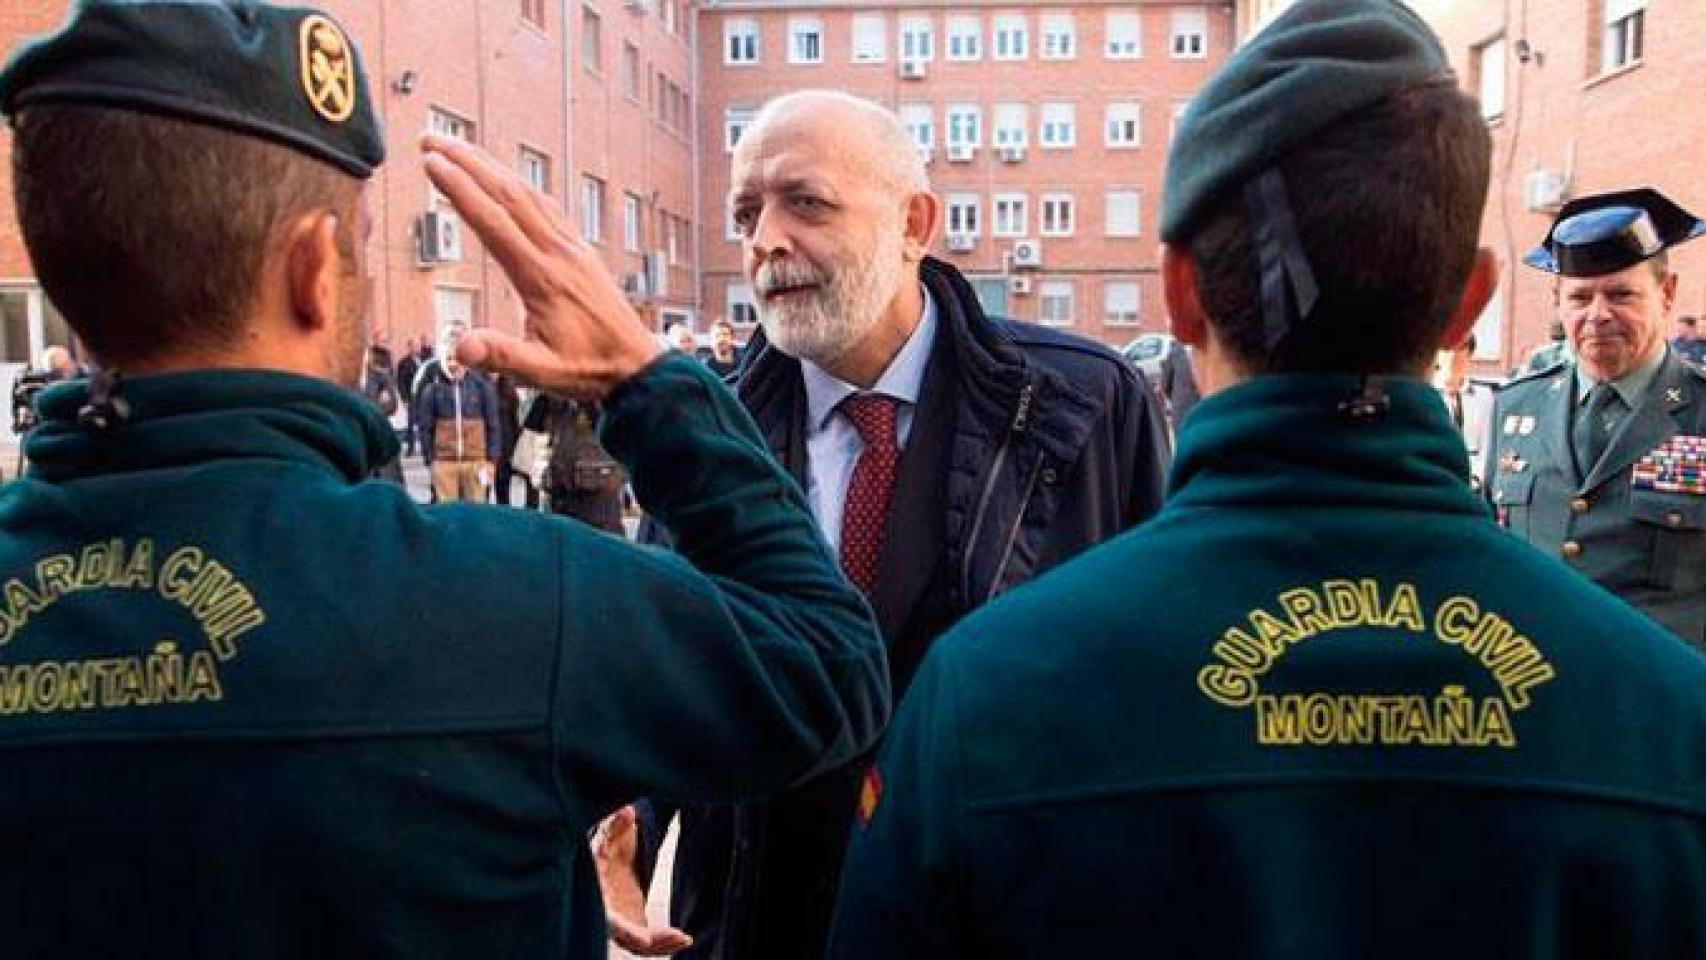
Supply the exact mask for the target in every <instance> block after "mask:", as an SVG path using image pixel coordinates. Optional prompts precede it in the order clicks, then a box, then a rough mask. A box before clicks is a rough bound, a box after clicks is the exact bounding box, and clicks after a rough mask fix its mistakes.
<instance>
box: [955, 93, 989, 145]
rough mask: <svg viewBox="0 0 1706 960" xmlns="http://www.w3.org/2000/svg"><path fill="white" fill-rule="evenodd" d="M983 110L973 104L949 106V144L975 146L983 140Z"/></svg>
mask: <svg viewBox="0 0 1706 960" xmlns="http://www.w3.org/2000/svg"><path fill="white" fill-rule="evenodd" d="M982 127H983V111H982V109H981V108H979V107H976V106H973V105H971V104H964V103H956V104H949V106H948V146H950V147H975V146H977V145H979V144H981V143H982V142H983V130H982Z"/></svg>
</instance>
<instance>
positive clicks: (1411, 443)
mask: <svg viewBox="0 0 1706 960" xmlns="http://www.w3.org/2000/svg"><path fill="white" fill-rule="evenodd" d="M1378 384H1379V386H1380V388H1381V389H1382V390H1383V391H1384V393H1385V396H1386V398H1387V400H1388V401H1389V403H1388V405H1387V407H1386V409H1385V412H1384V413H1382V414H1380V415H1378V416H1376V417H1373V418H1370V419H1363V420H1358V419H1354V418H1352V417H1351V416H1350V415H1348V414H1347V413H1345V412H1344V410H1343V409H1342V405H1343V404H1344V403H1346V402H1347V401H1349V400H1350V399H1352V398H1353V397H1355V396H1356V395H1357V394H1358V392H1359V389H1360V387H1361V385H1362V380H1361V378H1359V377H1355V376H1348V375H1336V374H1334V375H1302V374H1286V375H1274V376H1263V377H1257V378H1255V379H1253V380H1251V381H1248V382H1246V383H1242V384H1239V385H1238V386H1235V387H1230V388H1228V389H1226V390H1222V391H1219V392H1217V393H1215V394H1214V395H1212V396H1209V397H1205V398H1203V400H1202V401H1201V402H1199V403H1198V404H1197V406H1196V407H1195V408H1194V409H1192V410H1191V414H1190V416H1189V417H1187V418H1185V422H1184V424H1183V426H1182V428H1181V429H1180V431H1179V437H1178V451H1177V454H1176V456H1175V458H1174V461H1173V469H1172V473H1171V474H1170V475H1169V477H1168V497H1169V507H1178V508H1189V507H1205V506H1242V507H1256V508H1265V507H1299V506H1302V507H1307V506H1336V507H1356V506H1377V507H1381V508H1387V509H1390V508H1392V507H1394V506H1398V507H1405V506H1408V507H1412V508H1415V509H1421V510H1432V511H1444V512H1451V513H1463V514H1478V513H1483V514H1484V513H1485V512H1486V510H1487V508H1486V506H1485V505H1484V504H1483V503H1482V502H1481V500H1480V498H1479V497H1477V496H1475V494H1474V493H1473V492H1471V490H1470V486H1469V455H1468V453H1467V451H1466V450H1465V449H1464V446H1463V439H1462V437H1461V436H1460V435H1459V434H1458V432H1457V430H1456V428H1455V427H1453V426H1452V423H1451V416H1450V414H1449V413H1448V412H1447V411H1446V408H1445V403H1444V402H1443V401H1442V400H1441V399H1440V396H1439V392H1438V391H1436V390H1435V389H1434V388H1433V387H1431V386H1429V385H1428V384H1426V383H1424V382H1422V381H1421V380H1417V379H1413V378H1400V377H1392V378H1381V379H1379V380H1378Z"/></svg>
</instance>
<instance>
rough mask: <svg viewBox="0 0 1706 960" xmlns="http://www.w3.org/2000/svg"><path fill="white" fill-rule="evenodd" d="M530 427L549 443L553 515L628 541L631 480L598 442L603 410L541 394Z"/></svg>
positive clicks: (546, 481) (547, 481) (546, 482)
mask: <svg viewBox="0 0 1706 960" xmlns="http://www.w3.org/2000/svg"><path fill="white" fill-rule="evenodd" d="M526 427H527V429H529V430H537V431H539V432H541V433H544V434H545V435H546V436H547V437H548V438H549V440H548V442H549V444H550V454H549V456H548V457H547V458H546V463H545V475H544V477H543V478H542V479H541V480H540V484H541V486H543V488H544V493H545V498H546V503H547V504H548V505H549V506H550V508H551V512H552V513H555V514H557V515H558V516H561V517H573V518H575V519H576V520H579V521H581V522H582V523H585V524H587V525H589V526H592V527H596V528H598V529H600V530H603V531H605V532H606V533H613V534H616V535H617V536H624V535H625V534H626V532H627V531H626V530H625V529H624V528H623V526H622V490H623V486H624V484H626V482H627V475H626V474H625V473H624V472H623V470H622V465H621V464H620V463H618V462H616V459H615V458H614V457H612V456H611V455H610V452H609V451H607V450H605V449H604V446H603V445H602V444H600V443H599V442H598V408H597V407H596V406H594V405H592V404H589V403H583V402H581V401H579V400H576V399H574V398H572V397H556V396H552V395H550V394H540V395H539V396H538V398H536V399H535V400H534V402H533V406H532V409H530V410H528V412H527V422H526Z"/></svg>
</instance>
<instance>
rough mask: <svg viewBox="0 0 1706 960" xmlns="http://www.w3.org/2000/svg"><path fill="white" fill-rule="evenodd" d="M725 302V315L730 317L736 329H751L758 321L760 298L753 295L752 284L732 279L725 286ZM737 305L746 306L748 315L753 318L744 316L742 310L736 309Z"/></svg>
mask: <svg viewBox="0 0 1706 960" xmlns="http://www.w3.org/2000/svg"><path fill="white" fill-rule="evenodd" d="M723 304H724V306H723V311H724V316H726V317H728V320H729V322H730V323H732V324H734V325H735V327H736V329H740V330H751V329H752V327H753V325H754V324H756V323H758V298H757V297H754V296H753V295H752V284H750V283H746V282H743V281H740V280H730V281H729V282H728V286H726V287H724V288H723ZM737 306H745V307H746V308H747V313H746V316H747V317H750V318H751V319H744V318H742V316H741V313H740V311H738V310H736V309H735V308H736V307H737Z"/></svg>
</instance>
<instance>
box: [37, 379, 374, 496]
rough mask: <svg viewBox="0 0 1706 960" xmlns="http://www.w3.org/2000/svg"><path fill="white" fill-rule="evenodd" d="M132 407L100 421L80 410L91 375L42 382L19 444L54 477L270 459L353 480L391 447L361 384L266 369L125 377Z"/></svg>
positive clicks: (122, 390) (40, 473)
mask: <svg viewBox="0 0 1706 960" xmlns="http://www.w3.org/2000/svg"><path fill="white" fill-rule="evenodd" d="M115 396H118V397H122V398H123V399H124V401H125V402H126V403H127V404H129V407H130V414H129V417H128V418H127V419H126V420H125V421H124V422H122V423H119V424H115V425H114V426H112V427H110V428H108V429H106V430H97V429H95V428H92V427H87V426H84V425H82V424H80V423H78V421H77V411H78V410H80V409H81V408H82V407H83V405H84V404H86V403H87V402H88V398H89V382H88V381H87V380H75V381H71V382H69V383H63V384H59V385H56V386H54V387H51V388H49V389H48V390H46V391H44V392H43V394H42V397H41V400H40V410H41V415H42V423H41V425H40V426H39V427H37V428H36V429H35V430H34V431H32V432H31V433H30V435H29V438H28V440H27V441H26V442H25V444H24V452H25V454H26V455H27V456H28V457H29V459H30V465H31V466H30V476H31V478H33V479H39V480H48V481H58V480H71V479H76V478H78V477H87V476H96V475H100V474H110V473H126V472H131V471H136V470H147V469H162V468H171V467H183V466H192V465H200V464H206V463H209V462H211V461H217V460H234V459H270V460H285V461H292V462H296V463H303V464H308V465H311V466H314V467H318V468H322V469H325V470H328V471H330V472H332V473H335V474H338V475H340V476H342V477H343V478H345V479H347V480H350V481H352V482H353V481H358V480H361V479H363V478H364V477H366V476H367V475H368V474H369V473H370V472H371V471H372V470H373V469H374V468H375V467H377V466H378V465H379V464H382V463H385V462H386V461H388V460H390V459H391V458H393V457H395V456H396V455H397V449H398V444H397V438H396V435H395V433H394V432H393V431H392V429H391V425H390V423H389V422H388V421H386V419H385V418H384V416H383V415H382V414H380V412H379V411H378V410H377V409H375V408H374V406H373V405H372V404H370V403H368V402H367V400H365V399H364V398H362V396H361V395H360V394H357V393H356V392H354V391H353V390H348V389H345V388H344V387H341V386H338V385H337V384H334V383H330V382H328V381H324V380H317V379H314V378H311V377H304V376H299V375H296V374H290V373H281V372H277V371H270V370H205V371H197V372H192V373H167V374H158V375H154V376H142V377H134V378H132V377H122V378H121V379H120V380H119V382H118V386H117V388H116V390H115Z"/></svg>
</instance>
